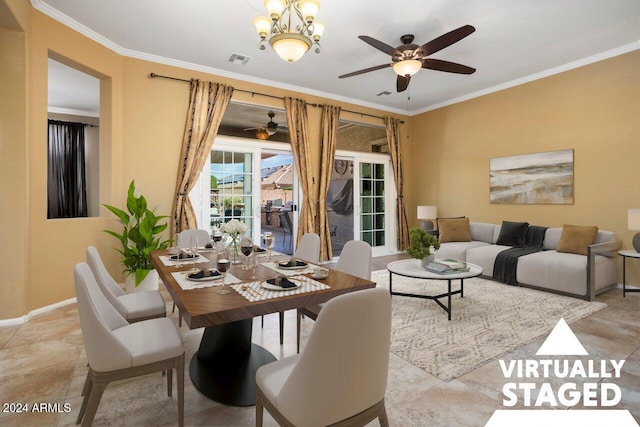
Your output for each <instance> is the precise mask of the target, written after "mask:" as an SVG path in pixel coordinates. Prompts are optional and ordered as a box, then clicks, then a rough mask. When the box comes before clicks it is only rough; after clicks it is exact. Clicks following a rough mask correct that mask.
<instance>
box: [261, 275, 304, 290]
mask: <svg viewBox="0 0 640 427" xmlns="http://www.w3.org/2000/svg"><path fill="white" fill-rule="evenodd" d="M276 279H278V278H274V279H269V280H267V283H268V284H270V285H276V286H280V287H282V288H285V289H286V288H295V287H296V286H298V285H297V284H295V283H294V282H292V281H291V280H289V279H287V278H286V277H281V278H280V279H281V281H280V283H277V282H276Z"/></svg>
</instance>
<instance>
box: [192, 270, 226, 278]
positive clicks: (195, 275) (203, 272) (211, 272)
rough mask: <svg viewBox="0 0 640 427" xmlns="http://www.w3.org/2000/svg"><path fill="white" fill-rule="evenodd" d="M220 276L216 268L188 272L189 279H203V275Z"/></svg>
mask: <svg viewBox="0 0 640 427" xmlns="http://www.w3.org/2000/svg"><path fill="white" fill-rule="evenodd" d="M218 276H221V274H220V272H218V270H200V271H198V272H197V273H193V274H190V275H189V276H188V277H189V279H204V278H205V277H218Z"/></svg>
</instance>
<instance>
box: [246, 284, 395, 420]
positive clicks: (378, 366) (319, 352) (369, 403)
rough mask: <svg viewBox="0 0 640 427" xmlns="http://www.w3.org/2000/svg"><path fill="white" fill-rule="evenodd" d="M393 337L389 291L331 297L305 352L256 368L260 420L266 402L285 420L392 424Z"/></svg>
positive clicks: (274, 416)
mask: <svg viewBox="0 0 640 427" xmlns="http://www.w3.org/2000/svg"><path fill="white" fill-rule="evenodd" d="M390 338H391V296H390V295H389V291H387V290H385V289H381V288H374V289H365V290H362V291H357V292H351V293H348V294H343V295H340V296H337V297H335V298H333V299H331V300H330V301H329V302H327V303H326V304H325V307H324V308H323V309H322V312H320V315H319V316H318V320H317V322H316V325H315V326H314V328H313V331H311V335H310V336H309V341H308V343H307V345H306V347H305V348H304V350H303V352H302V353H301V354H298V355H295V356H291V357H288V358H285V359H282V360H278V361H275V362H272V363H269V364H267V365H264V366H262V367H260V368H259V369H258V371H257V372H256V426H257V427H261V426H262V418H263V409H264V408H266V409H267V411H268V412H269V413H270V414H271V415H272V416H273V418H274V419H275V420H276V422H277V423H278V424H280V425H282V426H309V427H313V426H328V425H331V426H364V425H366V424H367V423H369V422H370V421H372V420H374V419H375V418H378V419H379V421H380V425H381V426H383V427H386V426H388V425H389V422H388V419H387V413H386V410H385V403H384V395H385V391H386V388H387V374H388V367H389V346H390Z"/></svg>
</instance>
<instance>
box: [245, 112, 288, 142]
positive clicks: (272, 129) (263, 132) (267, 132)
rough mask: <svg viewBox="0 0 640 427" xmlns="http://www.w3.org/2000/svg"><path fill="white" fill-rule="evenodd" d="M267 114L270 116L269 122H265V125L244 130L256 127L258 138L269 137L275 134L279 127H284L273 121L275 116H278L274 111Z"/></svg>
mask: <svg viewBox="0 0 640 427" xmlns="http://www.w3.org/2000/svg"><path fill="white" fill-rule="evenodd" d="M267 115H268V116H269V122H268V123H266V124H264V125H263V126H259V127H252V128H246V129H243V130H245V131H247V130H254V129H256V138H258V139H269V137H270V136H271V135H275V133H276V132H277V131H278V129H279V128H280V129H284V127H283V126H279V125H278V124H277V123H276V122H274V121H273V118H274V117H275V116H276V114H275V113H274V112H273V111H269V113H267Z"/></svg>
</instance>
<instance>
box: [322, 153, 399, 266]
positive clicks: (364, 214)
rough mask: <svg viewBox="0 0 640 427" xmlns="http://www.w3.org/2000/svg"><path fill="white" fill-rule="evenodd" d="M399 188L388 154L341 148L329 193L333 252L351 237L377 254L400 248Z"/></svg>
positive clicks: (338, 252) (338, 250)
mask: <svg viewBox="0 0 640 427" xmlns="http://www.w3.org/2000/svg"><path fill="white" fill-rule="evenodd" d="M395 197H396V190H395V185H394V181H393V173H392V169H391V160H390V158H389V156H388V155H385V154H374V153H362V152H357V153H354V152H346V151H338V152H337V153H336V158H335V161H334V167H333V171H332V175H331V182H330V185H329V192H328V194H327V207H328V211H329V212H328V216H329V230H330V234H331V243H332V248H333V255H334V257H335V256H339V254H340V251H341V250H342V247H343V246H344V244H345V243H346V242H347V241H348V240H351V239H356V240H363V241H365V242H367V243H369V244H370V245H371V247H372V249H373V255H374V256H382V255H388V254H390V253H394V252H395V251H396V233H397V232H396V222H395V217H396V206H395Z"/></svg>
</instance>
